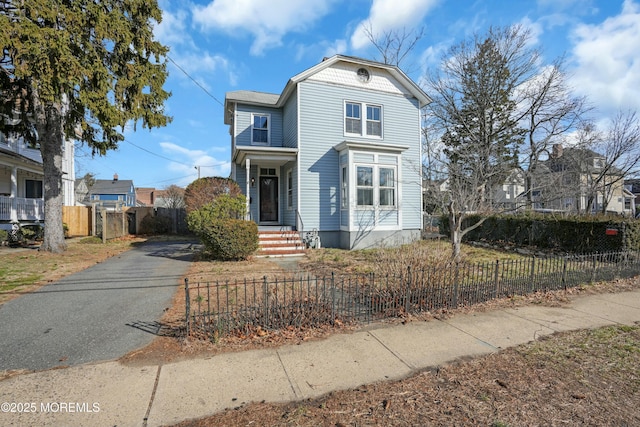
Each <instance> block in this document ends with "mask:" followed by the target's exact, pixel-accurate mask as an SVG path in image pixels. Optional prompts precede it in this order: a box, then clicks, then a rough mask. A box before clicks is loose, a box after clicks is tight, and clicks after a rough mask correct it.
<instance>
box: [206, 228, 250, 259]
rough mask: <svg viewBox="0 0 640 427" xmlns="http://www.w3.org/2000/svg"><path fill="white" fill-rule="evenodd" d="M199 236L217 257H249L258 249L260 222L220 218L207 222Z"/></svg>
mask: <svg viewBox="0 0 640 427" xmlns="http://www.w3.org/2000/svg"><path fill="white" fill-rule="evenodd" d="M199 237H200V239H201V240H202V243H203V244H204V246H205V248H206V250H207V252H209V253H210V254H211V255H212V257H213V258H215V259H220V260H224V261H230V260H242V259H247V258H248V257H249V256H250V255H251V254H253V253H254V252H255V251H256V250H257V249H258V224H256V223H255V222H253V221H245V220H242V219H233V218H229V219H219V220H215V221H212V222H210V223H208V224H205V225H204V226H203V227H202V229H201V230H200V232H199Z"/></svg>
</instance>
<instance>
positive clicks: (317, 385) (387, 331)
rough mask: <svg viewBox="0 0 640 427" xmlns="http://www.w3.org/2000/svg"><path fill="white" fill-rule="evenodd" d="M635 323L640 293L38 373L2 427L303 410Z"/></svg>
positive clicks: (13, 385)
mask: <svg viewBox="0 0 640 427" xmlns="http://www.w3.org/2000/svg"><path fill="white" fill-rule="evenodd" d="M639 322H640V291H633V292H624V293H615V294H601V295H591V296H583V297H578V298H575V299H574V300H573V301H572V302H571V304H570V305H568V306H567V307H563V308H555V307H554V308H551V307H544V306H526V307H522V308H513V309H503V310H496V311H490V312H484V313H472V314H465V315H456V316H454V317H452V318H450V319H448V320H445V321H438V320H433V321H429V322H413V323H409V324H407V325H393V326H384V325H377V326H373V327H370V328H368V329H366V330H362V331H359V332H355V333H352V334H338V335H334V336H332V337H330V338H328V339H325V340H322V341H316V342H309V343H303V344H301V345H294V346H284V347H280V348H276V349H268V350H255V351H246V352H240V353H228V354H221V355H218V356H214V357H207V358H200V359H193V360H188V361H182V362H177V363H172V364H167V365H163V366H148V367H142V368H141V367H127V366H122V365H120V364H119V363H118V362H115V361H114V362H107V363H101V364H93V365H82V366H77V367H73V368H68V369H59V370H49V371H43V372H36V373H31V374H25V375H20V376H15V377H13V378H9V379H6V380H4V381H0V403H2V402H7V403H9V404H10V405H9V406H7V404H6V403H2V405H3V406H2V411H1V412H0V425H3V426H25V425H49V426H60V425H66V426H116V425H117V426H119V427H120V426H146V425H148V426H158V425H166V424H172V423H176V422H179V421H182V420H185V419H190V418H199V417H203V416H207V415H212V414H214V413H216V412H219V411H222V410H224V409H225V408H233V407H237V406H240V405H242V404H243V403H248V402H252V401H263V400H264V401H267V402H284V401H292V400H301V399H306V398H310V397H317V396H321V395H323V394H325V393H327V392H330V391H332V390H339V389H347V388H351V387H356V386H358V385H361V384H365V383H372V382H377V381H384V380H391V379H399V378H403V377H406V376H408V375H411V374H412V373H414V372H416V371H418V370H421V369H424V368H427V367H432V366H437V365H441V364H443V363H446V362H450V361H453V360H455V359H457V358H460V357H462V356H475V355H481V354H486V353H491V352H496V351H498V350H500V349H502V348H506V347H510V346H515V345H518V344H522V343H526V342H529V341H532V340H535V339H538V338H540V337H542V336H545V335H549V334H552V333H554V332H558V331H567V330H575V329H583V328H596V327H600V326H605V325H612V324H625V325H633V324H638V323H639ZM12 402H13V403H14V404H13V405H11V403H12ZM7 409H8V410H12V409H13V410H15V411H17V412H8V411H7ZM27 411H28V412H27Z"/></svg>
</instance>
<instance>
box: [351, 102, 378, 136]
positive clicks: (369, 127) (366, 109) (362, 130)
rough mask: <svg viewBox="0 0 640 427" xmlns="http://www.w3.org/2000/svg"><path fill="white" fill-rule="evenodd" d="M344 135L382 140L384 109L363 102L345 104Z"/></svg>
mask: <svg viewBox="0 0 640 427" xmlns="http://www.w3.org/2000/svg"><path fill="white" fill-rule="evenodd" d="M363 116H364V117H363ZM363 121H364V124H363ZM344 133H345V135H357V136H364V137H368V138H382V107H381V106H380V105H374V104H366V103H361V102H349V101H348V102H345V106H344Z"/></svg>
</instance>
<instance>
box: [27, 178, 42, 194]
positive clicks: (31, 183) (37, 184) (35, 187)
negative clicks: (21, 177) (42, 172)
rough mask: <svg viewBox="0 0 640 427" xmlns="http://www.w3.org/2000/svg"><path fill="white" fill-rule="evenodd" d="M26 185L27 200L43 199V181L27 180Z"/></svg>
mask: <svg viewBox="0 0 640 427" xmlns="http://www.w3.org/2000/svg"><path fill="white" fill-rule="evenodd" d="M24 184H25V198H27V199H42V194H43V193H42V181H37V180H34V179H27V180H25V181H24Z"/></svg>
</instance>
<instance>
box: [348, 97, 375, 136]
mask: <svg viewBox="0 0 640 427" xmlns="http://www.w3.org/2000/svg"><path fill="white" fill-rule="evenodd" d="M347 104H353V105H358V106H360V133H352V132H347ZM368 107H376V108H379V109H380V135H369V134H368V133H367V123H368V119H367V108H368ZM342 134H343V135H344V136H345V137H359V138H366V139H376V140H382V139H384V108H383V107H382V104H375V103H371V102H363V101H352V100H349V99H343V101H342Z"/></svg>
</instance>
